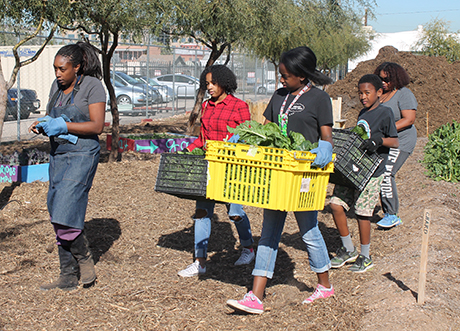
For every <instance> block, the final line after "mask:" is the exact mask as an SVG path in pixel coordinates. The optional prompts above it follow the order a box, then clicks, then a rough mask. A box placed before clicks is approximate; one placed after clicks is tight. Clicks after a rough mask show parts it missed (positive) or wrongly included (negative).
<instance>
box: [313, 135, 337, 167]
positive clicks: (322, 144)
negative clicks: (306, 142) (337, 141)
mask: <svg viewBox="0 0 460 331" xmlns="http://www.w3.org/2000/svg"><path fill="white" fill-rule="evenodd" d="M310 153H313V154H316V157H315V160H314V161H313V163H312V164H311V165H312V167H318V168H324V167H325V166H327V164H328V163H329V162H331V161H332V144H331V143H330V142H329V141H326V140H320V141H318V147H316V148H313V149H312V150H311V151H310Z"/></svg>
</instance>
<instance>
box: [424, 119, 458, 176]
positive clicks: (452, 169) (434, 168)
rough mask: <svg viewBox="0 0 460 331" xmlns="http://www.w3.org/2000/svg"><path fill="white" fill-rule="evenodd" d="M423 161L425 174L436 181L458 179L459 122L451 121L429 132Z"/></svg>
mask: <svg viewBox="0 0 460 331" xmlns="http://www.w3.org/2000/svg"><path fill="white" fill-rule="evenodd" d="M424 151H425V155H424V158H423V161H422V162H423V163H424V164H425V168H426V169H427V175H428V176H430V177H431V178H433V179H434V180H436V181H439V180H445V181H447V182H454V183H456V182H458V181H459V180H460V158H459V157H460V123H458V122H456V121H453V122H452V124H449V123H448V124H445V125H443V126H441V127H439V128H438V129H436V131H435V132H433V133H432V134H430V136H429V138H428V143H427V144H426V145H425V150H424Z"/></svg>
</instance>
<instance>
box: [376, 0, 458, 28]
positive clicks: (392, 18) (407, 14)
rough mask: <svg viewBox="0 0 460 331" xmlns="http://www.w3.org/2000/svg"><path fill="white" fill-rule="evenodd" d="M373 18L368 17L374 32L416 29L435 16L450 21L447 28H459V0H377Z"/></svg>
mask: <svg viewBox="0 0 460 331" xmlns="http://www.w3.org/2000/svg"><path fill="white" fill-rule="evenodd" d="M376 2H377V7H376V8H375V10H374V13H375V19H372V20H371V19H368V22H367V25H371V26H372V27H373V29H374V31H376V32H380V33H391V32H401V31H411V30H416V29H417V26H418V25H424V24H426V23H428V22H430V21H431V20H433V19H435V18H441V19H444V20H445V21H448V22H449V23H450V28H449V30H450V31H452V32H456V31H459V30H460V1H459V0H438V1H429V0H418V1H417V0H377V1H376Z"/></svg>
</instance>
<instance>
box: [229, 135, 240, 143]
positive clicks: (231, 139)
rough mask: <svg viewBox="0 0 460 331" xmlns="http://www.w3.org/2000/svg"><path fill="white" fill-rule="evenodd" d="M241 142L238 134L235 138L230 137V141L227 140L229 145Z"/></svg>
mask: <svg viewBox="0 0 460 331" xmlns="http://www.w3.org/2000/svg"><path fill="white" fill-rule="evenodd" d="M239 140H240V135H239V134H238V133H235V134H234V135H233V136H231V137H230V139H229V140H227V141H228V142H229V143H237V142H238V141H239Z"/></svg>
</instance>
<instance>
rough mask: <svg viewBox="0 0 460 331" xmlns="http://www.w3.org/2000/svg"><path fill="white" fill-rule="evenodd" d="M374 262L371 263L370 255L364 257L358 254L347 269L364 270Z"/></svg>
mask: <svg viewBox="0 0 460 331" xmlns="http://www.w3.org/2000/svg"><path fill="white" fill-rule="evenodd" d="M373 266H374V263H372V257H368V258H367V257H365V256H364V255H361V254H359V256H358V258H357V259H356V261H355V263H353V265H352V266H351V267H350V268H348V270H350V271H353V272H358V273H360V272H365V271H366V270H368V269H370V268H372V267H373Z"/></svg>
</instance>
